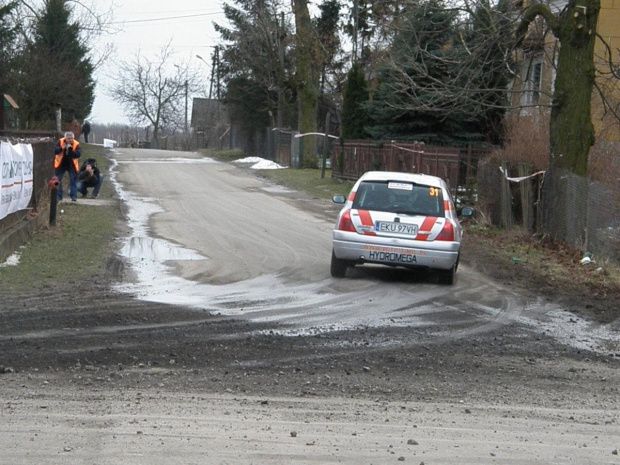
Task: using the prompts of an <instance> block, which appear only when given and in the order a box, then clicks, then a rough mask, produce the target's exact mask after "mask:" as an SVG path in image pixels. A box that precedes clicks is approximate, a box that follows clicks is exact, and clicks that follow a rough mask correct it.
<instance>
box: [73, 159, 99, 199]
mask: <svg viewBox="0 0 620 465" xmlns="http://www.w3.org/2000/svg"><path fill="white" fill-rule="evenodd" d="M101 184H103V175H102V174H101V173H100V172H99V168H97V161H96V160H95V159H94V158H89V159H87V160H86V161H85V162H84V163H83V164H82V166H81V167H80V173H79V174H78V179H77V190H78V192H79V193H80V194H82V197H86V196H87V195H88V189H89V188H92V189H93V192H92V198H93V199H96V198H97V196H98V195H99V189H101Z"/></svg>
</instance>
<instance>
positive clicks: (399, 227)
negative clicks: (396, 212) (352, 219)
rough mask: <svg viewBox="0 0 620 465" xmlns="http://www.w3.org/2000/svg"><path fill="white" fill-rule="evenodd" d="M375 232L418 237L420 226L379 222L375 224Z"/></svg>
mask: <svg viewBox="0 0 620 465" xmlns="http://www.w3.org/2000/svg"><path fill="white" fill-rule="evenodd" d="M375 231H377V232H386V233H394V234H407V235H409V236H416V235H417V234H418V225H416V224H404V223H389V222H386V221H377V223H376V224H375Z"/></svg>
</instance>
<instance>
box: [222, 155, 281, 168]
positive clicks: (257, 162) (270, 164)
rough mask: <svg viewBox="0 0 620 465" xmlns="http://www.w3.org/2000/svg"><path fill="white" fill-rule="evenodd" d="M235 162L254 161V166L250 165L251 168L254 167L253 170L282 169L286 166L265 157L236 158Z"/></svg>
mask: <svg viewBox="0 0 620 465" xmlns="http://www.w3.org/2000/svg"><path fill="white" fill-rule="evenodd" d="M233 163H243V164H246V163H247V164H249V163H253V164H252V166H250V169H253V170H281V169H284V168H285V167H284V166H282V165H278V164H277V163H276V162H274V161H271V160H265V159H264V158H260V157H245V158H240V159H239V160H234V161H233Z"/></svg>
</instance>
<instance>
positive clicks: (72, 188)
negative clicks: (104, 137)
mask: <svg viewBox="0 0 620 465" xmlns="http://www.w3.org/2000/svg"><path fill="white" fill-rule="evenodd" d="M54 154H55V156H54V170H55V174H56V177H57V178H58V184H59V185H58V192H57V195H58V200H62V178H63V176H64V175H65V172H69V196H70V197H71V200H72V201H73V202H75V201H76V200H77V175H78V171H79V170H80V165H79V162H78V158H80V156H81V155H82V147H80V143H79V142H78V141H77V140H75V134H74V133H73V132H71V131H68V132H65V137H63V138H62V139H60V140H59V141H58V142H56V146H55V147H54Z"/></svg>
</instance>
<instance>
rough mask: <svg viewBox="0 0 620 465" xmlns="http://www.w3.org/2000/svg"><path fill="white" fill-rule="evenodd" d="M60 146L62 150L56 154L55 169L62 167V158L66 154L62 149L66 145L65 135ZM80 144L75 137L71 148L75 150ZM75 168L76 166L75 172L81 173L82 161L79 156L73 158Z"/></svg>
mask: <svg viewBox="0 0 620 465" xmlns="http://www.w3.org/2000/svg"><path fill="white" fill-rule="evenodd" d="M59 145H60V148H61V151H60V153H57V154H56V155H55V156H54V169H55V170H57V169H58V168H60V165H61V164H62V159H63V157H64V156H65V151H64V150H62V146H63V145H65V138H64V137H63V138H62V139H60V143H59ZM78 145H80V143H79V142H78V141H77V140H75V139H73V144H71V150H73V151H74V152H75V150H76V149H77V148H78ZM72 161H73V168H75V172H76V173H79V171H80V163H79V162H78V159H77V158H74V159H73V160H72Z"/></svg>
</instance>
